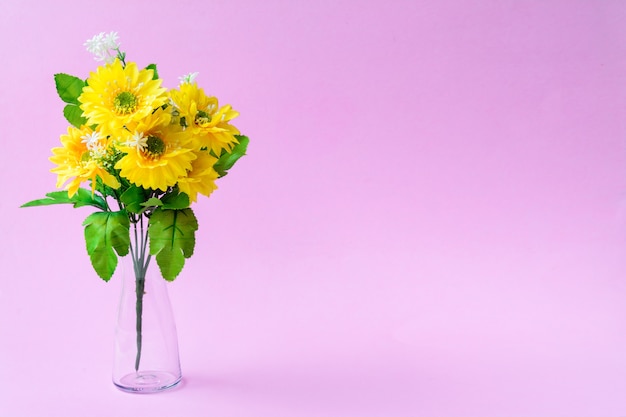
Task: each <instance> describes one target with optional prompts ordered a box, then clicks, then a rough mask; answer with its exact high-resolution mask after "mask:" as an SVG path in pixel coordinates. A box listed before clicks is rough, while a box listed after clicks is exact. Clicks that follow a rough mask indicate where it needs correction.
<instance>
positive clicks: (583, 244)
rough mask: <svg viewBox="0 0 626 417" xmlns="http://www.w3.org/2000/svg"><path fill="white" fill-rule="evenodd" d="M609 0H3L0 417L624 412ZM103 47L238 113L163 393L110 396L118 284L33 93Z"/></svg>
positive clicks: (621, 8) (190, 275)
mask: <svg viewBox="0 0 626 417" xmlns="http://www.w3.org/2000/svg"><path fill="white" fill-rule="evenodd" d="M625 19H626V3H624V2H623V1H621V0H602V1H593V0H588V1H582V0H562V1H561V0H542V1H534V0H533V1H515V0H473V1H452V0H441V1H410V0H407V1H399V0H398V1H391V2H388V3H384V2H383V3H381V2H373V1H370V2H367V1H349V0H333V1H326V0H319V1H309V2H305V1H291V2H290V1H280V0H265V1H245V0H229V1H225V0H224V1H222V0H220V1H199V0H198V1H194V0H180V1H177V2H171V1H169V2H166V1H130V0H109V1H107V2H97V3H96V2H85V1H78V0H60V1H57V2H53V1H44V0H19V1H18V0H4V1H2V2H1V3H0V39H1V40H0V42H1V45H2V54H3V60H2V61H3V63H2V65H1V66H0V75H1V82H2V94H0V108H1V113H0V114H1V115H2V122H3V123H2V124H3V130H2V151H1V152H0V169H1V170H2V171H1V173H2V175H1V176H0V186H1V188H0V189H1V190H2V198H1V199H0V210H2V211H1V213H2V216H1V218H2V224H1V233H2V239H1V240H0V254H1V255H0V256H1V257H2V285H0V375H1V376H2V377H1V382H0V384H1V385H0V416H7V417H22V416H32V417H41V416H46V417H55V416H63V417H68V416H70V417H71V416H77V417H78V416H87V415H88V416H91V417H99V416H102V417H110V416H129V415H141V416H144V415H145V416H172V415H176V416H189V417H196V416H197V417H204V416H220V417H231V416H245V417H252V416H254V417H265V416H266V417H318V416H323V417H353V416H355V417H357V416H358V417H405V416H406V417H414V416H428V417H474V416H475V417H490V416H493V417H527V416H533V417H544V416H545V417H560V416H563V417H565V416H567V417H572V416H581V417H582V416H615V417H619V416H626V395H624V393H625V392H626V275H625V273H626V239H625V236H626V199H625V191H626V154H625V152H624V143H625V135H626V124H625V122H624V121H625V120H626V117H625V110H626V109H625V104H626V96H625V94H624V93H626V88H625V86H626V76H625V75H626V42H625V41H626V25H625V24H624V22H625V21H626V20H625ZM101 31H107V32H108V31H118V32H119V34H120V37H121V41H122V49H123V50H125V51H126V52H127V53H128V57H129V59H130V60H132V61H136V62H138V63H139V64H140V65H147V64H149V63H151V62H156V63H157V64H158V65H159V69H160V74H161V76H162V78H163V79H164V83H165V85H166V86H167V87H174V86H175V85H176V84H177V77H178V76H180V75H182V74H185V73H189V72H192V71H199V72H200V76H199V78H198V82H199V83H200V85H202V86H203V87H205V89H206V91H207V92H209V93H212V94H215V95H217V96H218V97H219V98H220V100H221V101H222V102H223V103H231V104H232V105H233V106H234V107H235V108H236V109H237V110H239V111H240V113H241V116H240V117H239V118H238V119H237V121H236V125H237V126H238V127H239V128H240V129H241V130H242V131H243V132H244V133H246V134H248V135H249V136H250V137H251V140H252V142H251V145H250V148H249V155H248V156H246V157H245V158H244V159H243V160H242V161H241V163H240V164H239V165H238V166H237V167H236V169H234V170H233V171H232V172H231V174H230V175H229V176H228V177H226V178H224V179H223V180H221V182H220V183H219V186H220V189H219V190H218V191H217V192H216V193H215V194H214V195H213V196H212V197H211V198H210V199H208V200H204V201H201V202H200V203H199V204H198V205H197V206H195V210H196V213H197V214H198V217H199V218H200V231H199V232H198V243H197V247H196V254H195V256H194V257H193V258H192V259H191V260H190V261H188V263H187V266H186V269H185V271H184V272H183V275H182V276H181V277H180V278H179V279H178V280H177V281H176V282H174V283H173V284H171V285H170V291H171V292H170V294H171V298H172V303H173V306H174V310H175V314H176V320H177V324H178V330H179V338H180V350H181V362H182V367H183V373H184V378H185V379H184V382H183V385H182V386H181V387H180V388H178V389H176V390H174V391H172V392H169V393H164V394H161V395H156V396H133V395H129V394H125V393H122V392H119V391H117V390H116V389H115V388H114V387H113V385H112V384H111V382H110V370H111V360H112V353H113V326H114V321H115V314H116V308H117V297H118V295H119V291H120V281H119V280H116V279H114V280H112V281H111V282H109V283H104V282H102V281H101V280H99V278H97V277H96V275H95V273H94V272H93V271H92V269H91V266H90V265H89V261H88V257H87V255H86V252H85V249H84V243H83V237H82V228H81V222H82V220H83V219H84V217H86V216H87V215H88V214H89V213H90V211H89V209H85V208H83V209H77V210H73V209H71V208H70V207H50V208H41V209H28V210H27V209H18V208H17V207H18V206H19V205H20V204H21V203H23V202H25V201H27V200H30V199H33V198H39V197H41V196H43V195H44V193H46V192H48V191H52V190H53V189H54V184H55V177H54V175H53V174H51V173H49V169H50V168H51V164H50V163H49V162H48V160H47V158H48V156H49V155H50V149H51V148H52V147H54V146H57V144H58V136H59V135H60V134H61V133H63V132H64V131H65V129H66V122H65V120H64V119H63V117H62V113H61V111H62V104H61V102H60V100H58V99H57V97H56V92H55V90H54V83H53V78H52V75H53V74H54V73H56V72H67V73H71V74H75V75H78V76H81V77H86V76H87V75H88V73H89V71H91V70H93V69H94V68H95V65H96V62H95V61H93V59H92V58H91V56H90V55H89V54H88V53H87V52H86V51H85V50H84V49H83V46H82V44H83V42H84V41H85V40H86V39H87V38H90V37H91V36H93V35H94V34H96V33H98V32H101Z"/></svg>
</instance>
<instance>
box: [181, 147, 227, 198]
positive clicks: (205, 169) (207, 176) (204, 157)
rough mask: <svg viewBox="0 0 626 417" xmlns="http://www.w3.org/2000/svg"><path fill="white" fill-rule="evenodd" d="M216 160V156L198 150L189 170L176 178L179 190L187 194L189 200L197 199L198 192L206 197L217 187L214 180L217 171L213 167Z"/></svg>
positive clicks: (216, 176)
mask: <svg viewBox="0 0 626 417" xmlns="http://www.w3.org/2000/svg"><path fill="white" fill-rule="evenodd" d="M216 162H217V158H215V157H214V156H212V155H211V154H210V153H209V152H208V151H199V152H197V153H196V159H194V160H193V161H192V163H191V171H189V172H188V173H187V175H186V176H185V177H181V178H179V179H178V188H179V190H180V191H181V192H183V193H185V194H187V195H188V196H189V200H190V201H191V202H194V203H195V202H196V201H197V200H198V194H202V195H204V196H207V197H208V196H209V195H210V194H211V193H212V192H213V191H215V190H216V189H217V185H215V180H216V179H217V178H218V173H217V171H215V169H214V168H213V165H215V163H216Z"/></svg>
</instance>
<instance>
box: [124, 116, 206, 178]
mask: <svg viewBox="0 0 626 417" xmlns="http://www.w3.org/2000/svg"><path fill="white" fill-rule="evenodd" d="M170 120H171V116H170V114H169V113H167V112H165V111H164V110H162V109H161V110H157V111H156V112H155V113H153V114H150V115H148V116H147V117H145V118H144V119H142V120H140V121H139V122H138V123H137V126H136V127H135V128H134V129H133V130H132V131H130V132H128V134H127V140H126V141H123V142H120V143H119V144H118V145H117V147H118V149H119V150H120V151H121V152H123V153H124V155H123V156H122V157H121V159H120V160H119V161H118V162H117V163H116V164H115V169H119V170H120V176H122V177H124V178H126V179H128V180H129V181H130V182H131V183H133V184H135V185H137V186H139V187H143V188H146V189H155V190H156V189H159V190H161V191H167V189H168V188H169V187H173V186H174V185H176V182H177V181H178V178H179V177H184V176H186V175H187V171H190V170H191V169H192V165H191V161H193V160H194V159H196V155H195V153H194V152H192V151H193V149H192V148H190V147H189V146H187V145H189V144H190V143H189V139H188V136H187V135H185V134H184V133H183V132H182V130H181V129H180V127H179V126H177V125H175V124H172V123H170Z"/></svg>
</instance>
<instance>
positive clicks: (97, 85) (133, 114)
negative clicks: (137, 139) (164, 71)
mask: <svg viewBox="0 0 626 417" xmlns="http://www.w3.org/2000/svg"><path fill="white" fill-rule="evenodd" d="M153 77H154V71H153V70H152V69H142V70H139V69H138V68H137V64H135V63H134V62H131V63H128V64H127V65H126V66H123V65H122V62H121V61H120V60H119V59H116V60H115V61H114V62H113V63H111V64H107V65H104V66H100V67H98V69H97V70H96V72H92V73H91V74H90V76H89V79H88V80H87V85H86V86H85V87H84V88H83V91H82V94H81V95H80V96H79V97H78V101H79V102H80V103H81V105H80V108H81V110H83V117H85V118H87V124H89V125H99V126H100V127H101V129H102V132H103V133H104V134H107V135H113V136H115V135H118V134H119V130H120V129H122V128H126V129H132V128H133V127H134V125H135V124H137V123H138V122H139V121H141V120H142V119H143V118H145V117H147V116H148V115H150V114H151V113H152V112H153V110H154V109H155V108H157V107H160V106H162V105H163V104H165V102H166V101H167V95H166V89H164V88H161V80H160V79H157V80H154V79H153Z"/></svg>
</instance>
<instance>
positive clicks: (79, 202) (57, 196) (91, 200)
mask: <svg viewBox="0 0 626 417" xmlns="http://www.w3.org/2000/svg"><path fill="white" fill-rule="evenodd" d="M53 204H73V205H74V208H78V207H84V206H94V207H97V208H99V209H101V210H106V209H107V206H106V202H105V201H104V199H103V198H102V197H100V196H98V195H96V194H91V191H89V190H86V189H84V188H79V189H78V191H77V192H76V194H74V195H73V196H72V197H71V198H70V197H69V195H68V192H67V191H53V192H51V193H48V194H46V198H41V199H39V200H33V201H29V202H28V203H25V204H22V206H21V207H37V206H50V205H53Z"/></svg>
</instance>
